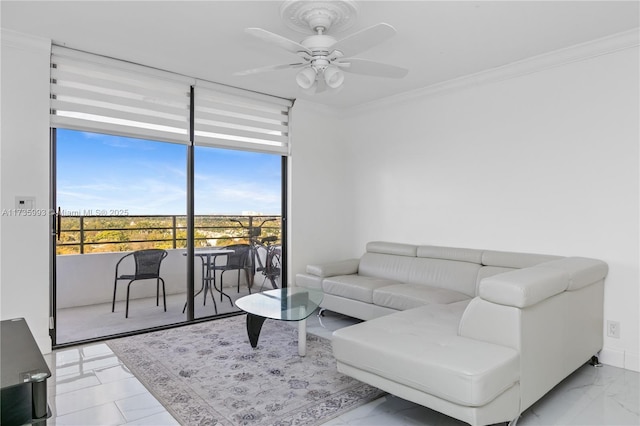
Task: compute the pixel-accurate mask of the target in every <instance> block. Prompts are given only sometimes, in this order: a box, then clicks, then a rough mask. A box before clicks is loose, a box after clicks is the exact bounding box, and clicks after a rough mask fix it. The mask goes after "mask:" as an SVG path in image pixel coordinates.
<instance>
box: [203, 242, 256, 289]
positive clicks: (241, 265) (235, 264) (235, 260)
mask: <svg viewBox="0 0 640 426" xmlns="http://www.w3.org/2000/svg"><path fill="white" fill-rule="evenodd" d="M222 248H223V249H225V250H233V253H230V254H229V255H227V262H226V263H225V264H224V265H216V264H213V265H209V268H210V269H211V271H212V272H213V273H214V274H215V271H222V272H221V273H220V290H222V289H223V285H222V284H223V281H222V278H223V276H224V273H225V272H227V271H238V293H240V274H241V271H244V273H245V276H246V277H247V287H248V288H249V293H251V287H250V286H249V283H250V281H249V272H252V270H251V261H250V254H251V249H250V247H249V245H248V244H232V245H229V246H226V247H222ZM220 300H222V293H220Z"/></svg>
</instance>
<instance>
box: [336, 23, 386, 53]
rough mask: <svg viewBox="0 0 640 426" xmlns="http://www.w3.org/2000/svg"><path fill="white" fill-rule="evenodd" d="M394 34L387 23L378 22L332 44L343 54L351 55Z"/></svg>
mask: <svg viewBox="0 0 640 426" xmlns="http://www.w3.org/2000/svg"><path fill="white" fill-rule="evenodd" d="M395 34H396V29H395V28H393V27H392V26H391V25H389V24H385V23H380V24H376V25H373V26H371V27H368V28H365V29H363V30H360V31H358V32H355V33H353V34H351V35H349V36H347V37H345V38H343V39H342V40H339V41H338V42H336V44H334V45H333V46H332V48H333V49H334V50H339V51H341V52H342V53H343V54H344V56H353V55H357V54H358V53H361V52H364V51H365V50H368V49H370V48H372V47H373V46H375V45H377V44H380V43H382V42H383V41H385V40H387V39H388V38H391V37H393V36H394V35H395Z"/></svg>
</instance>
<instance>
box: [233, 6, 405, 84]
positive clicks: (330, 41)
mask: <svg viewBox="0 0 640 426" xmlns="http://www.w3.org/2000/svg"><path fill="white" fill-rule="evenodd" d="M357 10H358V9H357V6H356V4H355V2H354V1H352V0H331V1H315V0H288V1H285V2H284V3H283V4H282V6H281V7H280V16H281V17H282V18H283V20H284V22H285V23H286V24H287V26H289V27H290V28H292V29H295V30H297V31H301V32H304V33H306V34H308V33H309V30H311V31H312V32H313V35H308V36H307V37H305V38H304V40H302V41H301V42H299V43H298V42H296V41H293V40H290V39H288V38H285V37H283V36H280V35H278V34H275V33H272V32H269V31H267V30H264V29H262V28H247V29H246V30H245V32H247V33H248V34H251V35H252V36H255V37H257V38H259V39H261V40H263V41H266V42H268V43H271V44H273V45H276V46H278V47H280V48H282V49H284V50H286V51H288V52H291V53H293V54H296V55H298V56H299V57H300V60H299V61H298V62H294V63H289V64H281V65H270V66H265V67H260V68H254V69H249V70H245V71H239V72H236V73H235V75H250V74H256V73H261V72H268V71H277V70H282V69H291V68H293V69H300V71H299V72H298V74H297V76H296V82H297V83H298V86H300V87H301V88H302V89H305V91H306V92H307V93H319V92H322V91H325V90H326V89H327V87H328V88H330V89H338V88H340V87H341V86H342V84H343V82H344V73H343V72H349V73H354V74H363V75H369V76H377V77H387V78H402V77H404V76H405V75H407V73H408V72H409V70H407V69H406V68H401V67H398V66H395V65H389V64H383V63H380V62H376V61H370V60H366V59H358V58H353V57H352V56H354V55H357V54H359V53H361V52H364V51H365V50H368V49H370V48H372V47H373V46H375V45H377V44H379V43H381V42H383V41H385V40H387V39H388V38H390V37H392V36H393V35H395V34H396V30H395V29H394V28H393V27H392V26H391V25H389V24H385V23H380V24H376V25H373V26H371V27H368V28H365V29H363V30H360V31H358V32H356V33H353V34H351V35H349V36H347V37H345V38H343V39H341V40H336V39H335V38H334V37H332V36H330V35H328V34H326V33H327V32H328V31H329V30H332V32H333V31H336V32H338V31H340V30H344V29H345V28H347V27H348V26H350V25H351V24H352V23H353V20H354V18H355V15H356V13H357Z"/></svg>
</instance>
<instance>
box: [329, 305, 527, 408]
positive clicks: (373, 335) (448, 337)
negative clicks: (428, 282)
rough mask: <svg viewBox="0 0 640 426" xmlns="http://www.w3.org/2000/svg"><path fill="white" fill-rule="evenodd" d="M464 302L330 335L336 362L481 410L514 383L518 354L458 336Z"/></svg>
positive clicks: (424, 308)
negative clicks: (480, 407)
mask: <svg viewBox="0 0 640 426" xmlns="http://www.w3.org/2000/svg"><path fill="white" fill-rule="evenodd" d="M467 304H468V301H463V302H457V303H452V304H449V305H426V306H422V307H419V308H414V309H410V310H407V311H402V312H397V313H394V314H390V315H386V316H383V317H379V318H376V319H373V320H370V321H366V322H363V323H360V324H357V325H354V326H350V327H346V328H342V329H340V330H337V331H335V332H334V333H333V339H332V345H333V352H334V356H335V357H336V359H337V360H338V362H339V363H344V364H347V365H350V366H352V367H355V368H358V369H360V370H363V371H367V372H369V373H372V374H376V375H379V376H381V377H384V378H386V379H388V380H392V381H396V382H398V383H402V384H404V385H406V386H409V387H412V388H414V389H416V390H418V391H421V392H425V393H427V394H430V395H434V396H436V397H439V398H442V399H444V400H447V401H451V402H453V403H455V404H460V405H464V406H473V407H479V406H483V405H485V404H487V403H489V402H491V401H493V400H494V399H495V398H496V397H498V396H499V395H501V394H502V393H503V392H505V391H507V390H508V389H510V388H511V387H512V386H514V385H515V384H516V383H518V381H519V379H520V377H519V355H518V353H517V351H515V350H514V349H511V348H507V347H504V346H499V345H494V344H491V343H486V342H481V341H478V340H474V339H470V338H465V337H461V336H458V334H457V329H458V323H459V321H460V317H461V316H462V312H463V311H464V309H465V307H466V305H467Z"/></svg>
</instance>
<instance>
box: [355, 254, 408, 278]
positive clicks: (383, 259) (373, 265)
mask: <svg viewBox="0 0 640 426" xmlns="http://www.w3.org/2000/svg"><path fill="white" fill-rule="evenodd" d="M414 259H415V257H409V256H397V255H395V254H382V253H369V252H367V253H365V254H363V255H362V257H361V258H360V265H358V275H363V276H365V277H378V278H384V279H387V280H394V281H398V282H402V283H406V282H407V278H408V277H409V265H410V264H411V262H412V261H413V260H414Z"/></svg>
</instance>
